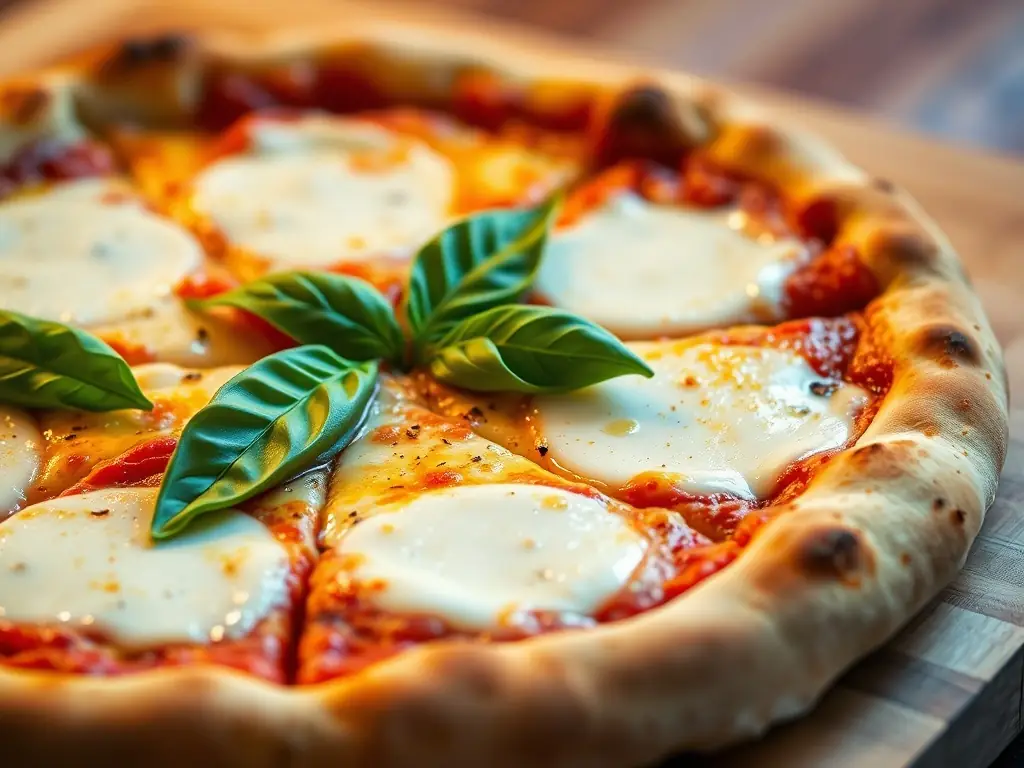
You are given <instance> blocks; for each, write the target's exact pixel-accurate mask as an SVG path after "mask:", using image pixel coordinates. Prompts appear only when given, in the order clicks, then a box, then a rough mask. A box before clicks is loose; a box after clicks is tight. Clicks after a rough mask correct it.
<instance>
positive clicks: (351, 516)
mask: <svg viewBox="0 0 1024 768" xmlns="http://www.w3.org/2000/svg"><path fill="white" fill-rule="evenodd" d="M354 517H359V513H358V512H356V511H355V510H354V509H353V510H352V511H351V512H349V513H348V518H349V520H351V519H352V518H354Z"/></svg>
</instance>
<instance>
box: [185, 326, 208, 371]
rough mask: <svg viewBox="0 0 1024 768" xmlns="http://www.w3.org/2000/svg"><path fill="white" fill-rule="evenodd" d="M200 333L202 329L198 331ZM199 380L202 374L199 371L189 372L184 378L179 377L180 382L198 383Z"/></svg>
mask: <svg viewBox="0 0 1024 768" xmlns="http://www.w3.org/2000/svg"><path fill="white" fill-rule="evenodd" d="M200 331H201V332H202V329H200ZM200 339H202V335H201V334H200ZM201 378H203V374H201V373H200V372H199V371H189V372H188V373H186V374H185V375H184V376H182V377H181V380H182V381H199V380H200V379H201Z"/></svg>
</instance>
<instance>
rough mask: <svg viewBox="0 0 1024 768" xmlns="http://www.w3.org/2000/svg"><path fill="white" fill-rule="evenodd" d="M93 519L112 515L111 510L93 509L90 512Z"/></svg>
mask: <svg viewBox="0 0 1024 768" xmlns="http://www.w3.org/2000/svg"><path fill="white" fill-rule="evenodd" d="M89 514H90V515H92V516H93V517H106V516H107V515H109V514H110V510H109V509H93V510H91V511H90V512H89Z"/></svg>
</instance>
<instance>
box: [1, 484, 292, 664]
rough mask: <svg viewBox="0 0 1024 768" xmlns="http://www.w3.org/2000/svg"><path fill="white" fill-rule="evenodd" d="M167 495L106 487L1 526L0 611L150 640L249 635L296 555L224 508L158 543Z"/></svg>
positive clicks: (275, 601) (125, 639)
mask: <svg viewBox="0 0 1024 768" xmlns="http://www.w3.org/2000/svg"><path fill="white" fill-rule="evenodd" d="M156 495H157V490H156V489H148V488H147V489H141V488H133V489H127V490H102V491H95V492H93V493H87V494H83V495H81V496H70V497H67V498H62V499H55V500H53V501H49V502H45V503H43V504H36V505H34V506H31V507H28V508H26V509H24V510H23V511H21V512H20V513H18V514H16V515H14V516H13V517H11V518H9V519H8V520H7V521H5V522H4V523H0V564H2V566H0V616H2V617H3V618H5V619H8V620H11V621H16V622H22V623H27V624H42V625H50V624H66V625H73V626H76V627H88V628H90V629H95V630H98V631H100V632H104V633H109V634H110V635H111V636H112V637H113V638H114V639H116V640H117V641H118V642H119V643H121V644H124V645H137V646H145V645H153V644H158V643H171V642H207V641H210V640H214V641H216V640H219V639H221V638H223V637H237V636H241V635H244V634H246V633H247V632H248V631H250V630H251V629H252V628H253V627H254V626H255V625H256V623H257V622H259V620H260V619H262V618H263V617H264V616H266V615H267V613H268V612H269V611H270V610H272V609H273V608H275V607H277V606H279V605H282V604H284V603H285V601H286V600H287V584H286V578H285V577H286V574H287V571H288V567H289V563H288V556H287V552H286V551H285V549H284V548H283V547H282V546H281V544H279V543H278V542H277V540H276V539H275V538H274V537H273V535H272V534H271V533H270V532H269V531H268V530H267V528H266V527H264V526H263V525H262V524H261V523H259V522H258V521H257V520H254V519H253V518H252V517H249V516H248V515H245V514H242V513H241V512H236V511H225V512H216V513H213V514H210V515H204V516H203V517H201V518H200V519H198V520H197V521H196V522H195V523H194V524H193V525H192V526H190V527H189V529H188V530H186V531H185V532H184V533H182V534H181V535H179V536H178V537H176V538H174V539H171V540H170V541H166V542H160V543H158V544H153V543H151V542H150V540H149V526H150V521H151V519H152V515H153V505H154V503H155V501H156Z"/></svg>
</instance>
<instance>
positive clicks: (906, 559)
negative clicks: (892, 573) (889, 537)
mask: <svg viewBox="0 0 1024 768" xmlns="http://www.w3.org/2000/svg"><path fill="white" fill-rule="evenodd" d="M911 559H912V558H911V557H910V553H909V552H903V553H902V554H901V555H900V563H902V564H903V565H910V561H911Z"/></svg>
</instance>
